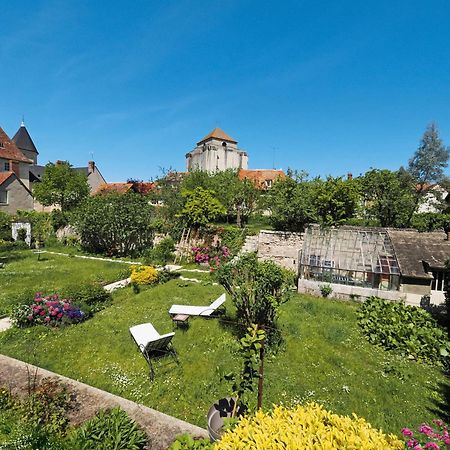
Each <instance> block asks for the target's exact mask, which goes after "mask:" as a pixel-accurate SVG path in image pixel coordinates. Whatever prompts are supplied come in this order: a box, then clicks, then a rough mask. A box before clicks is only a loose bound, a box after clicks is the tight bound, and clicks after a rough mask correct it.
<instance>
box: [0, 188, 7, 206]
mask: <svg viewBox="0 0 450 450" xmlns="http://www.w3.org/2000/svg"><path fill="white" fill-rule="evenodd" d="M0 204H3V205H7V204H8V191H0Z"/></svg>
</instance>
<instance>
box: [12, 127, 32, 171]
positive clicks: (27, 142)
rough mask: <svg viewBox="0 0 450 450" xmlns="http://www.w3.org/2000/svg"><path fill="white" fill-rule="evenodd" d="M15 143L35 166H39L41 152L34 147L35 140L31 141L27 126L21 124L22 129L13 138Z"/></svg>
mask: <svg viewBox="0 0 450 450" xmlns="http://www.w3.org/2000/svg"><path fill="white" fill-rule="evenodd" d="M12 140H13V142H14V143H15V144H16V147H17V148H18V149H19V150H20V151H21V152H22V153H23V154H24V155H25V156H26V157H27V158H28V159H31V160H32V161H33V164H37V157H38V155H39V152H38V151H37V148H36V146H35V145H34V142H33V139H31V136H30V134H29V133H28V130H27V129H26V127H25V124H24V123H23V121H22V123H21V125H20V128H19V129H18V130H17V133H16V134H15V135H14V137H13V138H12Z"/></svg>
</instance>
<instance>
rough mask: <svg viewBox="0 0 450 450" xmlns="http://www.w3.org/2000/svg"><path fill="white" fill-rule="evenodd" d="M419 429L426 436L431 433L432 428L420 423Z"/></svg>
mask: <svg viewBox="0 0 450 450" xmlns="http://www.w3.org/2000/svg"><path fill="white" fill-rule="evenodd" d="M419 431H420V432H421V433H423V434H426V435H427V436H430V435H432V434H433V428H431V427H430V426H428V425H426V424H422V425H420V427H419Z"/></svg>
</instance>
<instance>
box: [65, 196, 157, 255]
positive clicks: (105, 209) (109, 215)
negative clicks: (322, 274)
mask: <svg viewBox="0 0 450 450" xmlns="http://www.w3.org/2000/svg"><path fill="white" fill-rule="evenodd" d="M153 214H154V209H153V207H152V206H151V205H149V204H148V199H147V198H145V197H144V196H142V195H140V194H136V193H134V192H130V193H127V194H117V193H113V194H107V195H99V196H94V197H90V198H89V199H87V200H86V201H85V202H84V203H83V205H82V207H81V208H79V209H78V211H77V213H76V215H75V220H74V223H75V226H76V228H77V230H78V232H79V234H80V242H81V245H82V247H83V248H84V249H85V250H87V251H89V252H93V253H104V254H107V255H116V256H132V255H137V254H140V253H141V252H142V251H143V250H145V249H146V248H148V247H150V246H151V243H152V239H153V229H152V224H151V222H152V217H153Z"/></svg>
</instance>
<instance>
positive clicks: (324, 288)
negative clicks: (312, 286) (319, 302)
mask: <svg viewBox="0 0 450 450" xmlns="http://www.w3.org/2000/svg"><path fill="white" fill-rule="evenodd" d="M332 292H333V288H332V287H331V285H330V284H328V283H327V284H321V285H320V293H321V294H322V297H325V298H326V297H329V296H330V295H331V293H332Z"/></svg>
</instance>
